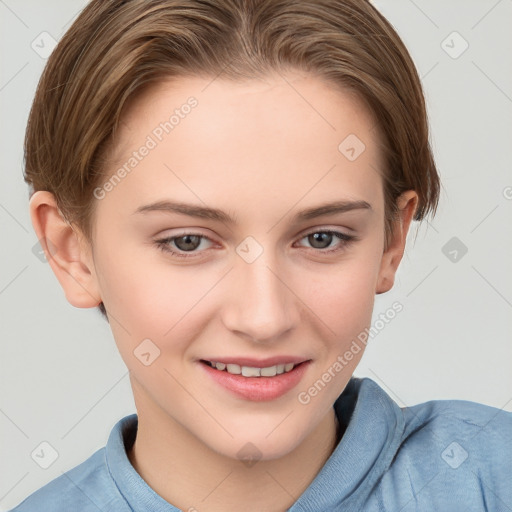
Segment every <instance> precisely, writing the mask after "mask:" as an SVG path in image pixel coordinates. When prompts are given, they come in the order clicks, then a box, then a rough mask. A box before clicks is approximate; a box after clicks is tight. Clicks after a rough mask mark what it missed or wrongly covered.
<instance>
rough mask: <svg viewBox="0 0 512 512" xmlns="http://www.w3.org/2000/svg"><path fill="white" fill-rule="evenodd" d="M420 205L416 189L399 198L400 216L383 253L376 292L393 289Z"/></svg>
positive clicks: (395, 222) (394, 224)
mask: <svg viewBox="0 0 512 512" xmlns="http://www.w3.org/2000/svg"><path fill="white" fill-rule="evenodd" d="M417 205H418V194H416V192H415V191H414V190H407V191H406V192H403V193H402V194H401V195H400V196H399V197H398V199H397V206H398V209H399V211H398V217H397V219H396V220H395V221H394V223H393V233H392V235H391V238H390V241H389V245H388V247H387V249H386V250H385V251H384V253H383V254H382V260H381V265H380V269H379V275H378V278H377V286H376V288H375V293H376V294H380V293H385V292H388V291H389V290H391V288H392V287H393V284H394V282H395V274H396V271H397V269H398V265H399V264H400V261H402V256H403V255H404V250H405V242H406V239H407V232H408V231H409V226H410V224H411V221H412V219H413V217H414V212H415V211H416V207H417Z"/></svg>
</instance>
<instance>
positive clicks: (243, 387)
mask: <svg viewBox="0 0 512 512" xmlns="http://www.w3.org/2000/svg"><path fill="white" fill-rule="evenodd" d="M309 362H310V361H305V362H303V363H301V364H299V365H297V366H295V368H293V370H291V371H289V372H287V373H281V374H280V375H275V376H274V377H243V376H242V375H233V374H231V373H228V372H226V371H224V370H223V371H221V370H216V369H215V368H212V367H211V366H208V365H207V364H205V363H202V362H199V365H200V366H201V367H202V368H203V369H204V371H205V372H206V373H207V374H208V375H210V376H211V378H212V379H214V380H215V381H216V382H218V383H219V384H220V385H221V386H223V387H224V388H226V389H227V390H229V391H231V392H232V393H234V394H235V395H236V396H238V397H241V398H244V399H246V400H252V401H254V402H263V401H266V400H274V399H276V398H279V397H280V396H282V395H284V394H285V393H287V392H288V391H290V390H291V389H293V388H294V387H295V386H296V385H297V384H298V383H299V382H300V380H301V379H302V377H303V375H304V372H305V371H306V369H307V366H308V364H309Z"/></svg>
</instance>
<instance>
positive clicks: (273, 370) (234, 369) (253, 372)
mask: <svg viewBox="0 0 512 512" xmlns="http://www.w3.org/2000/svg"><path fill="white" fill-rule="evenodd" d="M202 362H203V363H205V364H207V365H209V366H211V367H212V368H215V369H216V370H219V371H225V372H227V373H230V374H231V375H242V376H243V377H274V376H276V375H281V374H282V373H288V372H290V371H292V370H293V369H294V368H295V366H297V365H296V364H294V363H286V364H276V365H274V366H267V367H265V368H257V367H253V366H242V365H239V364H233V363H231V364H226V363H219V362H215V361H205V360H203V361H202Z"/></svg>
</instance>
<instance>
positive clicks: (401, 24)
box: [0, 0, 512, 510]
mask: <svg viewBox="0 0 512 512" xmlns="http://www.w3.org/2000/svg"><path fill="white" fill-rule="evenodd" d="M85 3H86V2H85V1H82V0H80V1H79V0H73V1H70V0H65V1H64V0H61V1H58V0H52V1H49V0H46V1H44V2H41V1H39V0H32V1H29V0H23V1H14V0H0V38H1V48H0V51H1V69H0V72H1V75H0V109H1V110H0V111H1V125H0V130H1V134H0V143H1V144H2V147H1V151H0V157H1V171H0V179H1V180H2V184H1V186H0V226H1V235H2V240H1V253H0V254H1V256H0V257H1V275H0V311H1V315H2V319H1V332H0V334H1V343H2V345H1V347H2V349H1V356H0V360H1V372H0V373H1V379H2V383H1V384H2V396H1V402H0V429H1V432H2V446H1V452H0V460H1V477H0V510H7V509H9V508H11V507H12V506H14V505H15V504H17V503H18V502H19V501H21V500H22V499H23V498H24V497H25V496H27V495H28V494H29V493H30V492H32V491H34V490H35V489H37V488H39V487H40V486H42V485H43V484H45V483H46V482H48V481H50V480H51V479H53V478H55V477H57V476H59V475H60V474H61V473H62V472H64V471H66V470H68V469H70V468H71V467H73V466H75V465H77V464H78V463H80V462H81V461H83V460H84V459H85V458H87V457H88V456H89V455H91V454H92V453H93V452H94V451H95V450H97V449H98V448H100V447H101V446H103V445H104V444H105V442H106V440H107V437H108V434H109V432H110V429H111V428H112V426H113V425H114V423H115V422H116V421H117V420H118V419H120V418H121V417H123V416H125V415H126V414H129V413H132V412H134V411H135V408H134V404H133V400H132V397H131V390H130V387H129V381H128V375H127V370H126V368H125V366H124V364H123V362H122V360H121V358H120V357H119V355H118V354H117V350H116V348H115V344H114V341H113V339H112V335H111V332H110V328H109V326H108V324H107V323H106V322H105V321H104V320H103V319H102V318H101V317H100V315H99V313H97V312H96V311H95V310H83V309H76V308H74V307H73V306H71V305H70V304H68V302H67V301H66V299H65V297H64V294H63V292H62V290H61V288H60V285H59V283H58V281H57V280H56V278H55V277H54V275H53V273H52V271H51V269H50V267H49V266H48V264H46V263H44V262H42V261H40V260H39V259H38V258H37V257H36V256H35V255H34V253H33V252H32V249H33V247H34V245H35V244H36V243H37V239H36V237H35V234H34V232H33V228H32V225H31V222H30V217H29V210H28V188H27V186H26V185H25V183H24V181H23V179H22V162H23V160H22V158H23V157H22V141H23V136H24V130H25V124H26V120H27V116H28V112H29V108H30V105H31V101H32V98H33V95H34V92H35V88H36V85H37V81H38V79H39V76H40V74H41V72H42V69H43V66H44V64H45V55H44V52H45V50H47V49H48V48H49V47H50V38H51V37H53V38H54V39H56V40H58V39H59V38H60V37H61V36H62V35H63V33H64V32H65V30H66V29H67V28H68V27H69V25H70V23H71V22H72V21H73V19H74V18H75V17H76V15H77V13H78V12H79V11H80V9H81V8H82V7H83V6H84V5H85ZM374 3H375V5H376V6H377V7H378V8H379V9H381V11H382V12H383V14H384V15H385V16H386V17H387V18H388V19H389V20H390V21H391V23H393V25H394V26H395V27H396V28H397V30H398V32H399V34H400V35H401V37H402V38H403V40H404V42H405V43H406V45H407V46H408V48H409V50H410V52H411V54H412V56H413V58H414V60H415V62H416V65H417V67H418V70H419V73H420V75H421V77H422V80H423V83H424V87H425V92H426V96H427V105H428V109H429V115H430V123H431V128H432V144H433V148H434V152H435V156H436V160H437V163H438V166H439V169H440V172H441V177H442V181H443V192H442V196H441V204H440V208H439V212H438V215H437V216H436V218H435V219H434V220H433V221H432V222H431V223H424V224H422V225H421V226H420V227H419V229H418V227H417V225H416V223H415V225H414V226H413V230H412V233H411V235H410V237H409V240H408V248H407V250H406V254H405V257H404V259H403V261H402V264H401V267H400V269H399V272H398V276H397V281H396V284H395V287H394V289H393V290H392V291H391V292H389V293H387V294H385V295H381V296H377V298H376V305H375V318H377V317H378V314H379V313H380V312H384V311H385V310H386V309H388V308H389V307H390V306H391V304H392V303H393V302H394V301H395V300H398V301H400V303H402V305H403V307H404V309H403V311H402V312H401V313H400V314H398V315H397V316H396V318H395V319H394V320H393V321H392V322H390V323H389V324H388V325H386V327H385V328H384V329H382V330H381V331H380V333H379V334H378V336H376V337H375V338H374V339H372V340H371V342H370V343H369V345H368V348H367V352H366V354H365V356H364V358H363V360H362V362H361V364H360V366H359V368H358V370H357V372H356V375H357V376H369V377H371V378H373V379H374V380H376V381H377V382H378V383H379V384H380V385H381V386H383V387H384V389H386V390H387V391H388V392H389V393H390V394H391V396H392V397H394V398H395V400H396V401H397V402H398V403H399V404H400V405H412V404H415V403H419V402H424V401H427V400H430V399H451V398H460V399H466V400H473V401H478V402H482V403H485V404H488V405H492V406H495V407H498V408H504V409H507V410H510V411H512V372H511V361H512V344H511V343H510V341H511V335H510V333H511V332H512V315H511V313H512V272H510V262H511V261H512V234H511V229H510V225H511V220H512V173H511V169H510V165H511V162H512V154H511V153H512V144H511V142H512V137H511V135H512V123H511V120H512V59H511V55H512V53H511V50H512V40H511V37H510V27H511V26H512V1H511V0H499V1H496V0H473V1H468V0H458V1H454V0H450V1H449V2H447V1H445V0H435V1H433V0H414V1H413V0H376V1H375V2H374ZM454 31H456V32H457V33H458V34H459V35H457V34H452V33H453V32H454ZM43 32H46V33H47V34H49V35H47V34H43V35H40V34H41V33H43ZM443 41H444V42H443ZM464 41H467V44H469V46H468V48H467V50H466V51H464V52H463V53H461V50H463V49H464V47H465V42H464ZM33 42H34V43H33ZM37 45H38V46H37ZM33 47H34V48H33ZM459 54H460V55H459ZM453 237H456V240H455V241H453V240H452V242H450V243H449V244H448V245H446V244H447V243H448V242H449V241H450V240H451V239H452V238H453ZM462 244H463V245H462ZM463 246H465V247H466V248H467V253H466V254H464V255H463V251H462V250H461V249H463ZM453 250H456V251H457V259H456V260H455V261H453V258H454V255H455V253H454V252H453ZM41 442H47V443H49V444H50V445H51V446H52V447H53V448H54V449H55V451H56V452H57V453H58V457H57V459H56V460H55V462H54V463H53V464H52V465H51V466H50V467H49V468H48V469H43V468H42V467H40V465H39V464H37V463H36V462H35V461H34V460H33V458H32V457H31V454H32V453H33V452H34V450H36V452H37V450H38V449H39V450H40V449H41V447H40V443H41ZM44 446H45V445H43V447H44ZM48 450H49V449H48V448H47V449H46V453H49V451H48Z"/></svg>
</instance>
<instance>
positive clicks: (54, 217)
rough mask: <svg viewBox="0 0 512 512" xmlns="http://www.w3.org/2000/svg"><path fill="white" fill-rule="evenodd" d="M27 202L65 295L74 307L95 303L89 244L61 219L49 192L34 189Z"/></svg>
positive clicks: (97, 298)
mask: <svg viewBox="0 0 512 512" xmlns="http://www.w3.org/2000/svg"><path fill="white" fill-rule="evenodd" d="M29 204H30V218H31V220H32V225H33V226H34V231H35V232H36V235H37V238H38V240H39V243H40V244H41V247H42V249H43V250H44V253H45V256H46V260H47V261H48V263H49V264H50V267H51V268H52V270H53V273H54V274H55V276H56V277H57V279H58V280H59V283H60V285H61V286H62V289H63V290H64V294H65V295H66V299H67V300H68V302H69V303H70V304H71V305H72V306H75V307H76V308H92V307H95V306H97V305H98V304H99V303H100V302H101V297H100V294H99V287H98V286H97V280H96V275H95V273H94V265H93V263H92V258H91V251H90V247H89V244H88V243H87V242H86V241H85V239H84V237H83V236H80V233H78V232H77V230H75V229H74V228H73V227H72V226H71V224H69V223H68V221H67V220H65V219H64V217H63V215H62V214H61V212H60V210H59V208H58V207H57V203H56V201H55V197H54V195H53V194H52V193H51V192H48V191H43V190H39V191H37V192H35V193H34V194H33V195H32V197H31V198H30V203H29Z"/></svg>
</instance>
